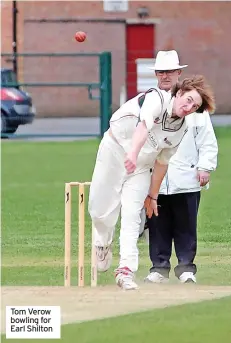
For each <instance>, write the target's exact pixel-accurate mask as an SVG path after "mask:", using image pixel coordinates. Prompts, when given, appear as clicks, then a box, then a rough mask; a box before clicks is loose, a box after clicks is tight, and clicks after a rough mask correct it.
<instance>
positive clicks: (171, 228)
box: [145, 51, 218, 283]
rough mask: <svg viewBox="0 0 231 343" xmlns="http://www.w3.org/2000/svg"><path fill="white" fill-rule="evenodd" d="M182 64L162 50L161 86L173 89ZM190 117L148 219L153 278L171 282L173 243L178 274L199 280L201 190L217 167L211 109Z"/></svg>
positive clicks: (159, 63)
mask: <svg viewBox="0 0 231 343" xmlns="http://www.w3.org/2000/svg"><path fill="white" fill-rule="evenodd" d="M183 67H185V66H183ZM181 68H182V66H180V65H179V59H178V55H177V53H176V51H167V52H163V51H161V52H159V53H158V54H157V58H156V64H155V67H154V68H153V69H154V70H155V74H156V77H157V79H158V87H159V88H160V89H164V90H166V91H169V90H170V89H171V87H172V86H173V85H174V84H175V83H176V82H177V81H178V78H179V77H180V74H181ZM186 120H187V124H188V132H187V133H186V135H185V136H184V138H183V140H182V142H181V144H180V146H179V148H178V150H177V152H176V154H175V155H174V156H173V157H172V158H171V159H170V162H169V167H168V171H167V173H166V175H165V178H164V180H163V182H162V185H161V189H160V194H159V196H158V205H159V210H158V212H159V215H158V217H155V216H154V215H153V216H152V218H151V219H148V218H147V222H146V227H147V228H148V229H149V254H150V259H151V262H152V267H151V269H150V273H149V275H148V276H147V277H146V278H145V281H147V282H153V283H164V282H168V280H169V272H170V269H171V265H170V258H171V254H172V242H174V247H175V252H176V256H177V260H178V265H177V266H176V267H175V270H174V271H175V275H176V277H177V278H178V279H179V280H180V282H182V283H188V282H194V283H195V282H196V276H195V274H196V272H197V268H196V265H195V263H194V259H195V256H196V251H197V214H198V208H199V203H200V195H201V189H202V188H203V187H205V188H208V183H209V179H210V172H211V171H213V170H215V168H216V166H217V153H218V147H217V140H216V137H215V134H214V130H213V127H212V124H211V120H210V115H209V113H208V112H204V113H203V114H200V113H194V114H192V115H191V116H189V117H188V118H186Z"/></svg>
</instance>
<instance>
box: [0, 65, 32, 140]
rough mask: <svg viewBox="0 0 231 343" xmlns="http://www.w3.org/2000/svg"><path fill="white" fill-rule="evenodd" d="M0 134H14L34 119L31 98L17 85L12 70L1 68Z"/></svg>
mask: <svg viewBox="0 0 231 343" xmlns="http://www.w3.org/2000/svg"><path fill="white" fill-rule="evenodd" d="M0 100H1V134H7V133H11V134H12V133H14V132H15V131H16V130H17V128H18V126H19V125H24V124H30V123H32V122H33V120H34V117H35V113H36V110H35V107H34V106H33V104H32V99H31V96H30V95H29V94H28V93H27V92H25V91H24V90H23V89H22V88H21V87H20V86H18V84H17V78H16V75H15V73H14V71H13V70H12V69H7V68H1V98H0Z"/></svg>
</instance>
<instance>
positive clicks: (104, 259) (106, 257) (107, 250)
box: [95, 245, 112, 272]
mask: <svg viewBox="0 0 231 343" xmlns="http://www.w3.org/2000/svg"><path fill="white" fill-rule="evenodd" d="M95 251H96V259H97V270H98V271H99V272H106V271H107V270H108V269H109V268H110V266H111V263H112V249H111V245H108V246H105V247H102V246H96V247H95Z"/></svg>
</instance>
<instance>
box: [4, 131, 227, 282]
mask: <svg viewBox="0 0 231 343" xmlns="http://www.w3.org/2000/svg"><path fill="white" fill-rule="evenodd" d="M217 137H218V141H219V159H218V161H219V163H218V169H217V171H216V172H215V173H213V175H212V181H211V188H210V190H209V191H204V192H203V193H202V201H201V206H200V213H199V218H198V222H199V223H198V240H199V247H198V255H197V259H196V262H197V264H198V280H199V281H200V282H201V283H204V284H206V283H209V284H231V273H228V271H229V263H230V262H231V258H230V256H231V254H230V253H231V215H230V204H231V183H230V169H231V162H230V159H229V154H230V145H231V128H228V129H227V128H225V129H218V130H217ZM98 143H99V141H97V140H90V141H84V142H15V141H11V142H6V141H4V142H3V143H2V284H7V285H62V283H63V259H64V183H65V182H68V181H73V180H78V181H86V180H90V179H91V175H92V171H93V167H94V161H95V156H96V152H97V147H98ZM86 207H87V204H86ZM86 209H87V208H86ZM75 210H76V211H75ZM86 212H87V211H86ZM77 215H78V214H77V190H76V191H73V213H72V217H73V218H72V219H73V236H72V257H73V259H72V266H73V271H74V270H75V269H76V262H77V255H76V250H77V249H76V246H77ZM118 231H119V230H117V237H118ZM90 247H91V240H90V219H89V217H88V216H87V218H86V275H88V274H89V273H88V271H89V268H90V266H89V263H90V259H89V252H90ZM139 248H140V269H139V272H138V276H140V277H143V276H144V275H145V274H146V273H147V271H148V269H149V267H150V263H149V258H148V254H147V245H146V244H145V242H144V241H141V242H139ZM114 249H115V250H114V251H115V256H116V257H115V259H114V265H113V266H112V270H113V268H115V267H116V266H117V263H118V239H117V240H116V241H115V248H114ZM172 261H173V265H174V264H175V262H176V260H175V256H173V259H172ZM38 275H40V277H38ZM75 275H76V273H75ZM72 281H73V283H74V284H76V281H77V280H76V277H75V278H73V280H72ZM100 282H101V283H105V282H107V283H108V282H114V280H113V273H108V274H107V275H106V276H105V275H103V276H101V277H100ZM173 282H175V280H174V278H173Z"/></svg>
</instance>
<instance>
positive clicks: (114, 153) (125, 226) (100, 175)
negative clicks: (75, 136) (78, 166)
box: [88, 132, 151, 272]
mask: <svg viewBox="0 0 231 343" xmlns="http://www.w3.org/2000/svg"><path fill="white" fill-rule="evenodd" d="M124 161H125V152H124V149H123V148H122V147H121V146H120V145H119V144H118V143H116V142H115V141H114V140H113V138H112V137H110V136H109V134H108V132H106V133H105V135H104V137H103V139H102V141H101V143H100V146H99V150H98V154H97V158H96V164H95V169H94V172H93V176H92V181H91V186H90V194H89V208H88V209H89V213H90V216H91V218H92V222H93V228H94V229H95V231H94V236H95V239H94V242H95V245H97V246H107V245H109V244H111V242H112V240H113V235H114V231H115V226H116V223H117V221H118V217H119V214H120V210H121V231H120V263H119V268H122V267H128V268H129V269H130V270H131V271H133V272H135V271H137V269H138V248H137V240H138V237H139V229H140V223H141V210H142V208H143V206H144V200H145V198H146V196H147V194H148V192H149V186H150V181H151V173H150V167H148V166H146V167H145V168H137V170H139V172H137V173H136V172H135V173H133V174H130V175H128V174H127V171H126V169H125V166H124Z"/></svg>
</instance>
